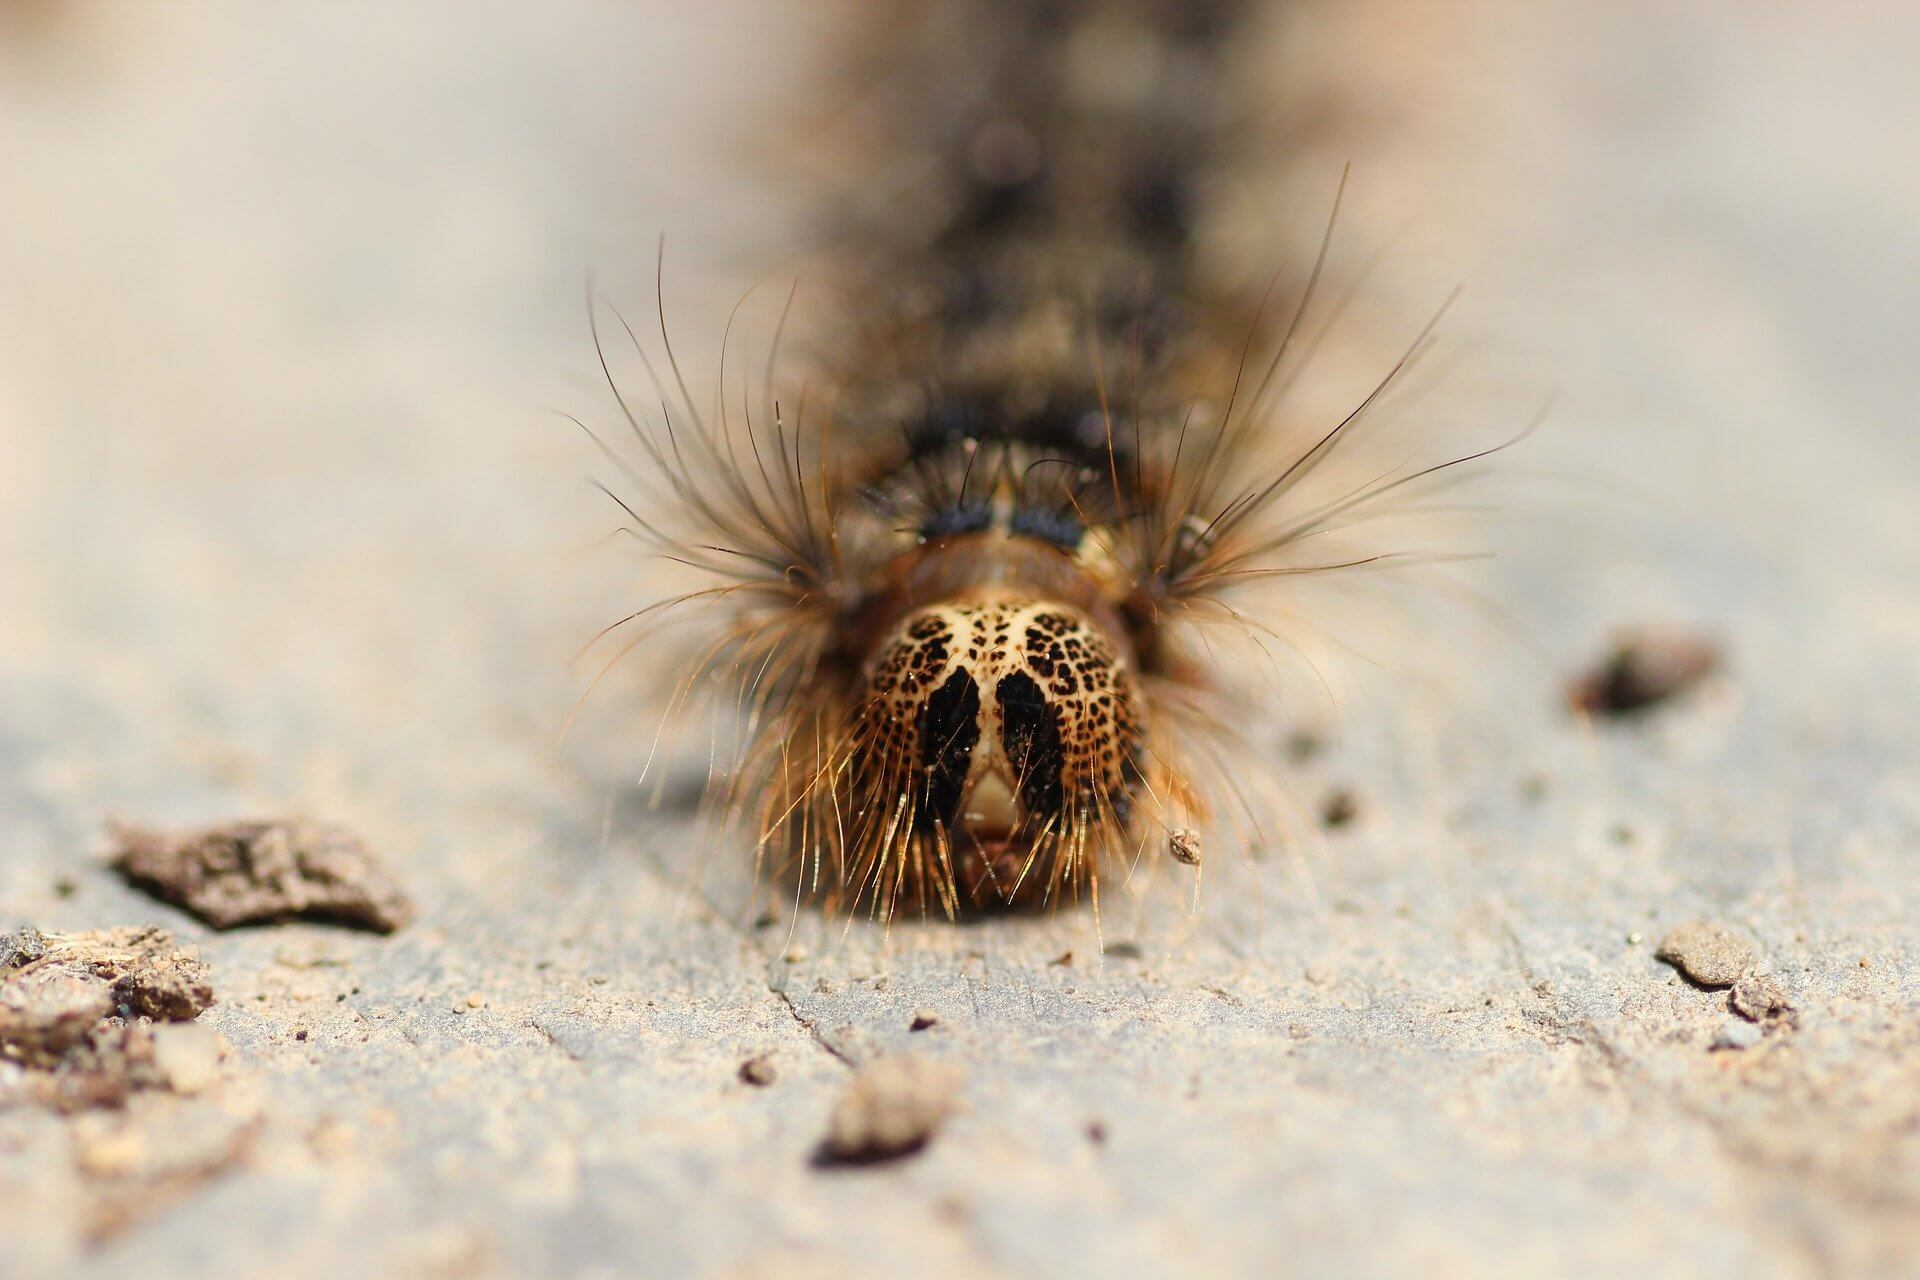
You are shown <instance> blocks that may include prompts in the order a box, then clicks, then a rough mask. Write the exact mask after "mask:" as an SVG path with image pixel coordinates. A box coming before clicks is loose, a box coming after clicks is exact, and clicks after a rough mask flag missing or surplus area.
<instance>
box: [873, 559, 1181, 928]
mask: <svg viewBox="0 0 1920 1280" xmlns="http://www.w3.org/2000/svg"><path fill="white" fill-rule="evenodd" d="M1132 665H1133V664H1132V656H1131V653H1130V652H1129V650H1128V648H1127V646H1126V645H1125V644H1124V642H1123V641H1121V640H1120V639H1118V638H1116V637H1115V636H1114V635H1112V634H1110V633H1109V632H1108V630H1107V629H1106V628H1103V627H1102V626H1100V625H1099V624H1098V623H1097V622H1096V621H1095V620H1094V619H1093V618H1091V617H1090V616H1088V615H1087V614H1086V613H1084V612H1082V611H1080V610H1078V609H1076V608H1073V607H1071V606H1068V605H1065V604H1061V603H1058V602H1056V601H1050V600H1040V599H1031V598H1020V597H1007V598H985V599H960V600H949V601H945V602H942V603H940V604H935V605H930V606H926V607H923V608H920V609H917V610H914V611H912V612H909V613H908V614H906V615H905V616H904V617H903V618H901V620H900V621H899V623H898V624H897V625H896V626H895V627H894V628H893V630H892V631H891V633H890V634H888V635H887V636H886V638H885V639H884V640H883V641H882V642H881V643H880V645H879V646H878V647H877V648H876V650H875V651H874V653H873V655H872V657H871V658H870V659H869V660H868V662H867V664H866V668H865V671H864V684H865V689H864V700H863V705H862V708H861V711H860V715H861V717H862V729H863V732H861V733H860V734H859V735H858V737H859V739H860V740H861V741H862V742H863V743H864V744H866V746H867V748H868V749H869V751H870V754H869V755H868V756H867V758H866V759H865V760H864V761H856V762H855V763H856V770H857V772H856V774H855V776H856V777H857V778H859V779H860V780H861V784H862V790H863V791H865V792H866V793H867V794H869V795H882V794H888V793H890V792H896V791H903V792H904V794H905V795H906V796H907V797H908V800H907V808H906V811H905V813H903V815H902V821H901V824H900V825H901V826H902V828H904V829H903V830H902V831H901V832H900V838H903V839H910V840H915V841H917V842H918V843H919V845H920V846H921V847H922V848H923V849H929V850H931V851H932V853H933V857H934V858H935V859H936V860H937V861H938V862H939V864H940V865H939V866H938V867H937V868H936V869H935V873H936V874H938V875H942V876H944V877H948V878H950V880H951V883H952V886H953V888H954V889H956V890H957V891H958V894H959V895H960V898H961V900H962V901H963V902H966V903H969V904H971V905H973V906H982V905H990V904H994V903H1000V904H1014V903H1030V902H1040V901H1045V900H1048V899H1049V898H1052V899H1053V900H1056V901H1057V896H1056V895H1058V894H1059V893H1061V892H1063V891H1065V888H1064V887H1065V886H1073V887H1077V885H1078V883H1079V880H1080V879H1081V877H1082V873H1083V872H1084V870H1085V868H1086V866H1087V864H1088V861H1089V860H1091V859H1093V858H1096V857H1098V856H1100V854H1101V853H1102V852H1103V851H1104V850H1105V849H1106V847H1107V846H1108V845H1109V844H1110V843H1111V842H1112V841H1113V840H1114V839H1115V838H1116V837H1117V836H1118V835H1120V834H1121V833H1123V832H1124V831H1125V830H1126V829H1127V828H1128V827H1129V825H1130V823H1131V819H1132V813H1133V808H1134V803H1135V799H1136V796H1137V793H1138V791H1139V789H1140V787H1141V786H1142V784H1143V782H1144V775H1143V773H1142V769H1143V764H1144V759H1143V757H1144V755H1145V748H1144V738H1143V732H1144V721H1143V717H1142V713H1141V707H1140V704H1139V701H1138V698H1137V695H1136V692H1135V678H1134V673H1133V670H1132ZM902 784H904V787H902Z"/></svg>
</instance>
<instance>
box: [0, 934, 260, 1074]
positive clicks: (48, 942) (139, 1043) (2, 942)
mask: <svg viewBox="0 0 1920 1280" xmlns="http://www.w3.org/2000/svg"><path fill="white" fill-rule="evenodd" d="M212 1004H213V989H212V987H211V986H210V985H209V984H208V982H207V967H206V965H204V964H202V963H201V961H200V959H199V957H198V956H197V955H196V954H194V952H193V951H192V950H191V949H190V948H183V947H180V946H177V945H176V944H175V943H174V940H173V937H172V935H170V934H168V933H166V932H165V931H164V930H160V929H107V930H100V931H96V932H89V933H66V934H61V933H42V932H40V931H39V930H37V929H23V930H20V931H19V932H18V933H12V934H7V935H5V936H4V937H0V1060H4V1061H9V1062H13V1063H15V1064H17V1065H18V1066H20V1067H22V1068H23V1069H25V1071H26V1072H27V1091H28V1094H29V1096H31V1097H33V1098H35V1099H36V1100H38V1101H39V1102H41V1103H43V1104H45V1105H47V1106H50V1107H52V1108H54V1109H55V1110H59V1111H83V1110H86V1109H88V1108H90V1107H117V1106H121V1105H123V1104H124V1103H125V1102H126V1100H127V1098H128V1096H129V1095H130V1094H132V1093H134V1092H135V1091H137V1090H141V1089H150V1088H179V1087H180V1086H181V1085H182V1084H183V1083H184V1084H185V1085H186V1086H187V1087H186V1088H184V1089H182V1090H181V1091H182V1092H197V1091H198V1090H199V1089H200V1088H204V1087H205V1086H206V1085H207V1084H208V1083H211V1080H212V1077H213V1075H214V1074H216V1073H217V1066H218V1061H219V1056H220V1052H221V1047H222V1046H221V1042H220V1040H219V1037H218V1036H216V1035H214V1034H213V1033H212V1032H207V1033H206V1037H207V1039H206V1041H198V1040H196V1039H195V1038H194V1037H193V1036H188V1037H186V1038H184V1039H175V1037H174V1036H173V1032H174V1031H175V1030H176V1029H177V1028H175V1027H172V1026H168V1025H165V1024H169V1023H182V1022H189V1021H191V1020H192V1019H194V1018H197V1017H198V1016H199V1015H200V1014H201V1012H202V1011H203V1010H205V1009H206V1008H208V1007H209V1006H210V1005H212ZM195 1030H196V1031H197V1030H198V1028H195ZM208 1043H210V1044H211V1053H212V1055H213V1063H214V1066H213V1068H212V1069H209V1070H205V1071H203V1070H200V1069H199V1068H200V1065H201V1062H202V1060H203V1059H204V1056H205V1051H206V1050H207V1045H208Z"/></svg>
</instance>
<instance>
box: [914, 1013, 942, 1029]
mask: <svg viewBox="0 0 1920 1280" xmlns="http://www.w3.org/2000/svg"><path fill="white" fill-rule="evenodd" d="M939 1025H940V1015H939V1014H937V1013H935V1012H934V1011H933V1010H931V1009H916V1010H914V1014H913V1021H912V1022H909V1023H908V1024H907V1030H909V1031H925V1030H926V1029H927V1028H929V1027H937V1026H939Z"/></svg>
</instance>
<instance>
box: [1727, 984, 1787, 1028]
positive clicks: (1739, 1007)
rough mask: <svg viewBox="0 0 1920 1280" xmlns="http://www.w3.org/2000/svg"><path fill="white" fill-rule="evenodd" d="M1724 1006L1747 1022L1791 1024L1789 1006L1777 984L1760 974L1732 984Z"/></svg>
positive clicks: (1785, 995) (1785, 994) (1784, 993)
mask: <svg viewBox="0 0 1920 1280" xmlns="http://www.w3.org/2000/svg"><path fill="white" fill-rule="evenodd" d="M1727 1006H1728V1007H1729V1008H1730V1009H1732V1010H1733V1011H1734V1012H1735V1013H1737V1014H1739V1015H1740V1016H1741V1017H1743V1018H1745V1019H1746V1020H1747V1021H1748V1022H1759V1023H1792V1022H1794V1021H1795V1020H1796V1019H1795V1014H1794V1008H1793V1003H1792V1002H1791V1001H1790V1000H1788V999H1787V993H1786V992H1785V991H1782V990H1781V989H1780V984H1779V983H1777V982H1775V981H1774V980H1773V979H1772V978H1770V977H1768V976H1767V975H1766V974H1764V973H1749V974H1746V975H1745V976H1743V977H1741V978H1740V979H1739V980H1738V981H1737V982H1735V983H1734V984H1733V990H1732V992H1730V993H1729V995H1728V997H1727Z"/></svg>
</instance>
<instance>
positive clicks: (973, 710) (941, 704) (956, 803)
mask: <svg viewBox="0 0 1920 1280" xmlns="http://www.w3.org/2000/svg"><path fill="white" fill-rule="evenodd" d="M919 736H920V764H921V766H922V767H923V768H924V770H925V773H924V774H923V779H924V780H923V782H922V795H921V804H920V810H919V813H918V814H917V815H916V817H915V825H916V826H917V827H920V828H922V829H927V828H930V827H932V826H933V825H934V824H935V823H939V824H942V825H944V826H947V827H949V828H951V827H952V826H953V825H954V822H955V820H956V819H958V817H959V815H960V799H961V795H962V793H963V792H964V791H965V790H966V784H967V766H968V765H969V763H970V762H971V761H972V758H973V748H974V744H975V743H977V742H979V741H980V688H979V686H978V685H976V684H975V683H974V682H973V677H972V676H970V675H968V674H967V673H966V672H965V671H956V672H954V673H953V674H952V675H950V676H948V677H947V679H946V683H944V684H942V685H941V686H940V687H939V688H938V689H935V690H934V691H933V692H932V693H931V694H929V695H927V700H926V702H925V703H924V704H923V705H922V706H921V708H920V726H919Z"/></svg>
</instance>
